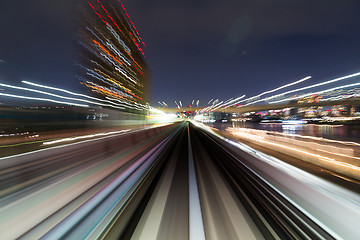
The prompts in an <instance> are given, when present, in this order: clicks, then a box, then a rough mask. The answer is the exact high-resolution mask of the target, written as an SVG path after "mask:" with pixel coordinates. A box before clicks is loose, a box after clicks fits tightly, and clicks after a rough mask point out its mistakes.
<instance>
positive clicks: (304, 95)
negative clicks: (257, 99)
mask: <svg viewBox="0 0 360 240" xmlns="http://www.w3.org/2000/svg"><path fill="white" fill-rule="evenodd" d="M359 85H360V83H353V84H348V85H343V86H338V87H334V88H329V89H326V90H322V91H318V92H312V93H307V94H303V95H301V96H298V97H295V98H286V99H282V100H278V101H273V102H269V103H270V104H273V103H279V102H285V101H290V100H294V99H299V98H304V97H308V96H311V95H313V94H321V93H325V92H330V91H334V90H337V89H342V88H347V87H354V86H359Z"/></svg>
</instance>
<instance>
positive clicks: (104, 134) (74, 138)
mask: <svg viewBox="0 0 360 240" xmlns="http://www.w3.org/2000/svg"><path fill="white" fill-rule="evenodd" d="M130 130H131V129H126V130H120V131H114V132H106V133H96V134H91V135H83V136H77V137H69V138H62V139H57V140H54V141H48V142H43V145H51V144H56V143H61V142H70V141H75V140H79V139H86V138H93V137H99V136H108V135H112V134H118V133H124V132H128V131H130Z"/></svg>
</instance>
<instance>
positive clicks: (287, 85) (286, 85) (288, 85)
mask: <svg viewBox="0 0 360 240" xmlns="http://www.w3.org/2000/svg"><path fill="white" fill-rule="evenodd" d="M310 78H311V76H307V77H305V78H302V79H300V80H298V81H295V82H292V83H289V84H285V85H283V86H280V87H278V88H275V89H272V90H269V91H266V92H263V93H260V94H258V95H256V96H253V97H249V98H247V99H244V100H241V101H238V102H236V103H234V104H239V103H241V102H245V101H251V100H252V99H254V98H258V97H261V96H263V95H265V94H268V93H272V92H275V91H278V90H280V89H283V88H286V87H290V86H292V85H295V84H298V83H301V82H303V81H306V80H308V79H310ZM259 101H260V100H257V101H256V102H259ZM261 101H264V100H261ZM249 104H252V103H248V104H247V105H249Z"/></svg>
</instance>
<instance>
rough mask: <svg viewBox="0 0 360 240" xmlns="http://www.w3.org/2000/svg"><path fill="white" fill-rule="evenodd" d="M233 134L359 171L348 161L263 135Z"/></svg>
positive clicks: (359, 168)
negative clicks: (274, 140) (281, 142)
mask: <svg viewBox="0 0 360 240" xmlns="http://www.w3.org/2000/svg"><path fill="white" fill-rule="evenodd" d="M233 134H234V135H238V136H240V137H244V138H248V139H251V140H253V141H256V142H259V143H260V144H269V145H272V146H274V147H279V148H282V149H287V150H290V151H294V152H297V153H301V154H305V155H307V156H311V157H314V158H315V159H318V160H321V161H322V162H328V163H331V164H334V165H336V166H341V167H345V168H349V169H352V170H355V171H360V167H358V166H355V165H352V164H349V163H346V162H341V161H337V160H335V159H333V158H329V157H325V156H322V155H319V154H315V153H311V152H307V151H304V150H300V149H298V148H294V147H288V146H285V145H282V144H278V143H274V142H270V141H266V140H264V137H260V136H255V135H252V134H248V133H244V132H242V133H236V132H233Z"/></svg>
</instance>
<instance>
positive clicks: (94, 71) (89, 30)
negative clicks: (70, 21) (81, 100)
mask: <svg viewBox="0 0 360 240" xmlns="http://www.w3.org/2000/svg"><path fill="white" fill-rule="evenodd" d="M78 12H79V16H77V17H78V19H79V20H78V25H77V34H76V40H77V43H78V44H77V45H78V48H79V49H78V51H77V53H78V56H77V64H76V68H77V71H76V72H77V79H78V80H79V81H80V83H81V84H83V85H84V86H85V87H86V88H88V90H89V92H92V94H91V95H92V96H93V97H96V98H98V99H99V98H100V99H101V100H102V101H101V103H102V105H101V106H102V107H103V108H112V109H118V110H121V111H129V112H135V113H136V112H140V113H141V112H143V111H145V110H146V108H147V105H148V104H147V102H148V100H149V94H148V85H149V76H148V67H147V65H146V62H145V60H144V57H145V56H144V51H143V48H144V47H145V43H144V41H143V40H142V38H141V37H140V35H139V33H138V30H137V29H136V27H135V25H134V23H133V22H132V19H131V18H130V16H129V15H128V13H127V12H126V9H125V7H124V6H123V5H122V3H121V2H120V1H119V0H106V1H105V0H101V1H97V0H89V1H86V2H83V3H81V5H79V6H78Z"/></svg>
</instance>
